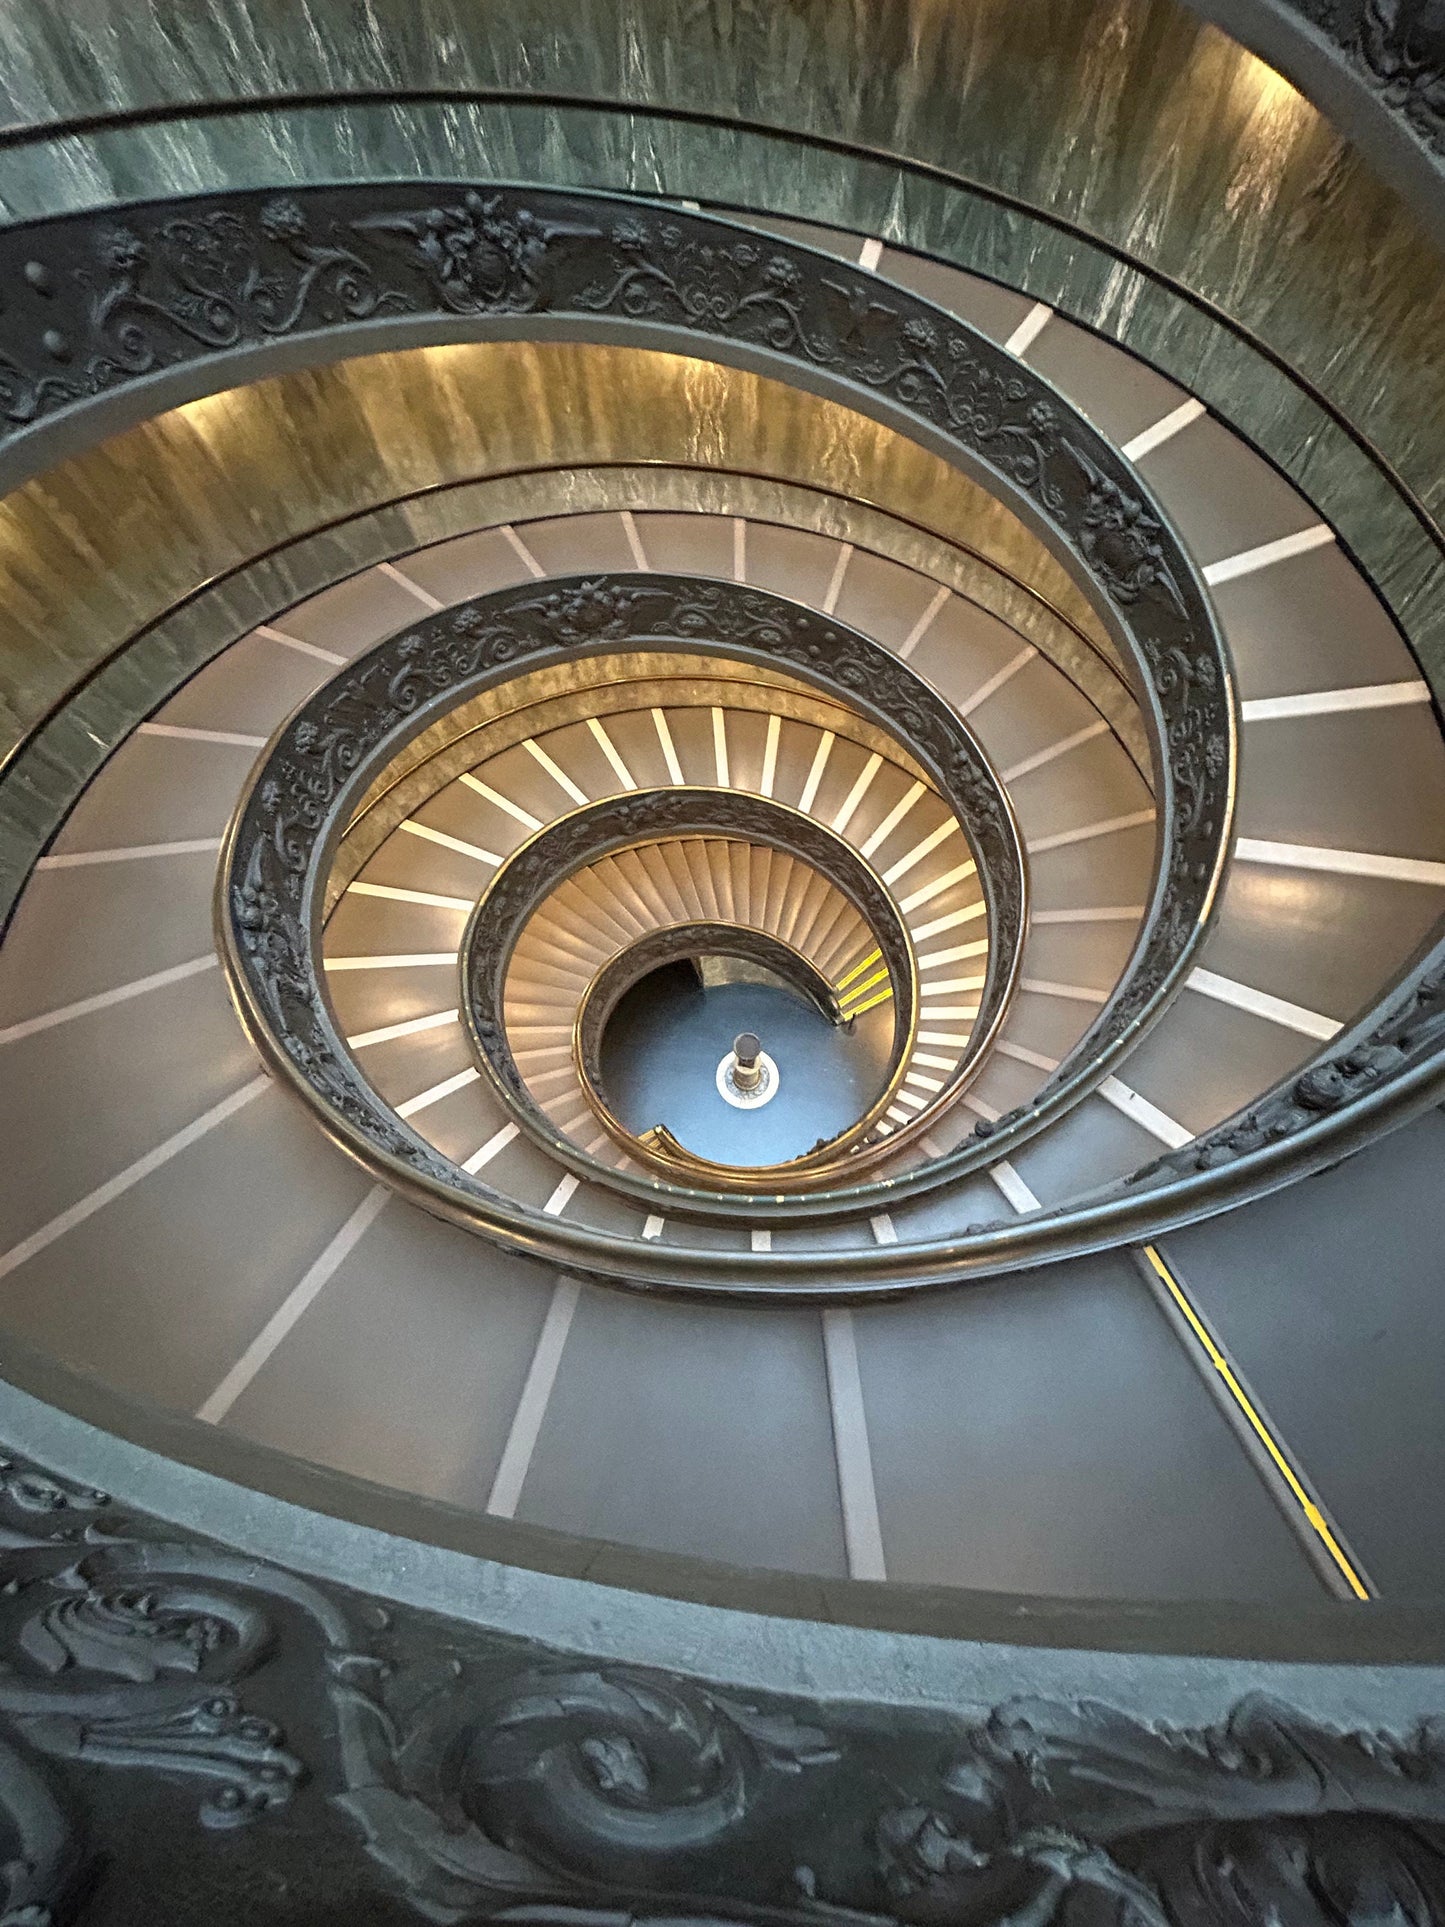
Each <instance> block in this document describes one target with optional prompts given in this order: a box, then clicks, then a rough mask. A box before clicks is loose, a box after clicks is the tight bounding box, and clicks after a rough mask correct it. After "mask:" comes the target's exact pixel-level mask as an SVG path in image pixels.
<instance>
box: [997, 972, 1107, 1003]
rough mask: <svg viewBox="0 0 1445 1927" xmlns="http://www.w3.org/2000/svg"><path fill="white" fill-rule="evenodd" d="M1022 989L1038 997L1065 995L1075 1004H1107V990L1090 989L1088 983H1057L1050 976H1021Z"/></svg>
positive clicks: (1020, 985) (1020, 986)
mask: <svg viewBox="0 0 1445 1927" xmlns="http://www.w3.org/2000/svg"><path fill="white" fill-rule="evenodd" d="M1019 989H1020V990H1031V991H1032V992H1033V993H1034V995H1035V996H1038V997H1063V998H1067V999H1068V1001H1069V1002H1070V1003H1075V1004H1105V1003H1107V1002H1108V1001H1109V993H1108V991H1107V990H1090V988H1089V986H1088V985H1087V984H1056V983H1054V982H1053V980H1052V979H1051V978H1048V977H1020V978H1019Z"/></svg>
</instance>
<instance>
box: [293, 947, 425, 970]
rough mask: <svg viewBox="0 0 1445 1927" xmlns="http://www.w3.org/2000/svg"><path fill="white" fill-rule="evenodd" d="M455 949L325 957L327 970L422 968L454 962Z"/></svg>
mask: <svg viewBox="0 0 1445 1927" xmlns="http://www.w3.org/2000/svg"><path fill="white" fill-rule="evenodd" d="M456 960H457V953H456V951H455V950H412V951H399V952H397V953H396V954H395V955H394V956H389V957H366V956H357V957H327V958H326V959H325V964H324V967H325V968H326V969H327V970H422V969H431V968H432V967H434V966H436V965H439V964H455V963H456Z"/></svg>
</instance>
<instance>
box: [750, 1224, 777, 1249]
mask: <svg viewBox="0 0 1445 1927" xmlns="http://www.w3.org/2000/svg"><path fill="white" fill-rule="evenodd" d="M750 1243H751V1245H752V1248H753V1250H754V1251H771V1250H772V1248H773V1234H772V1232H771V1231H770V1230H769V1229H768V1228H767V1226H766V1225H754V1226H753V1228H752V1233H751V1237H750Z"/></svg>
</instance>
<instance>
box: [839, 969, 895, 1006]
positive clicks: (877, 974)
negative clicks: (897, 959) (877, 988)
mask: <svg viewBox="0 0 1445 1927" xmlns="http://www.w3.org/2000/svg"><path fill="white" fill-rule="evenodd" d="M887 982H888V966H887V965H886V964H885V965H884V966H883V968H882V969H881V970H875V971H874V972H873V975H872V976H871V977H865V978H864V979H863V981H862V983H861V984H854V986H853V988H852V989H851V990H850V991H849V992H848V994H847V996H846V997H841V998H839V1000H838V1001H839V1003H840V1004H850V1003H851V1002H852V1001H853V999H854V998H855V997H861V996H862V995H863V992H864V991H865V990H872V988H873V986H874V985H875V984H886V983H887Z"/></svg>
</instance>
